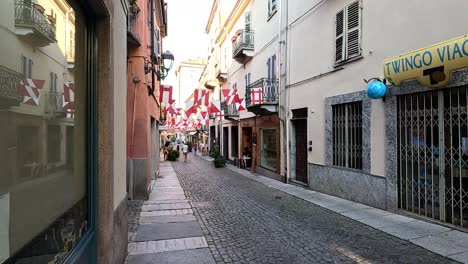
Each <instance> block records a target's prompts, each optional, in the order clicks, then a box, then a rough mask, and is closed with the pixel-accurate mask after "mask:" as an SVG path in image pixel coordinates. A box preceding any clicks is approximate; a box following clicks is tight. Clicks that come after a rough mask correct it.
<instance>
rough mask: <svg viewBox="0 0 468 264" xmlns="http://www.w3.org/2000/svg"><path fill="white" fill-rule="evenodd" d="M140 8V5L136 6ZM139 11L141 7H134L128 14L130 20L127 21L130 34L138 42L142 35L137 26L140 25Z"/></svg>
mask: <svg viewBox="0 0 468 264" xmlns="http://www.w3.org/2000/svg"><path fill="white" fill-rule="evenodd" d="M135 8H138V7H135ZM138 11H139V9H134V10H133V11H132V12H129V14H128V22H127V31H128V33H130V35H131V36H132V37H133V38H134V39H135V40H136V41H138V42H140V41H141V39H140V35H139V34H138V30H137V26H138V23H137V22H138Z"/></svg>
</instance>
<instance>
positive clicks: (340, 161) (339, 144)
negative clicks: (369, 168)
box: [332, 102, 362, 170]
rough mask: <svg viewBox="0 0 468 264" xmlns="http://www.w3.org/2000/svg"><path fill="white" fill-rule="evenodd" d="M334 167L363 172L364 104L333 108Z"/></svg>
mask: <svg viewBox="0 0 468 264" xmlns="http://www.w3.org/2000/svg"><path fill="white" fill-rule="evenodd" d="M332 112H333V113H332V115H333V121H332V122H333V123H332V126H333V142H332V143H333V165H335V166H340V167H346V168H352V169H358V170H362V102H353V103H347V104H340V105H334V106H332Z"/></svg>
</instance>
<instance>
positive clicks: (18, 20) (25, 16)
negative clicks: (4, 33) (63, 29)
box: [15, 0, 56, 47]
mask: <svg viewBox="0 0 468 264" xmlns="http://www.w3.org/2000/svg"><path fill="white" fill-rule="evenodd" d="M15 33H16V34H17V35H19V36H20V37H21V38H22V39H24V40H26V41H27V42H29V43H30V44H32V45H33V46H37V47H45V46H48V45H49V44H51V43H54V42H56V39H55V24H54V23H52V22H51V21H50V20H49V19H48V18H46V16H45V15H44V11H43V8H42V6H40V5H37V4H34V3H31V2H26V1H24V0H16V1H15Z"/></svg>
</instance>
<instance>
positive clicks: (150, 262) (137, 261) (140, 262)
mask: <svg viewBox="0 0 468 264" xmlns="http://www.w3.org/2000/svg"><path fill="white" fill-rule="evenodd" d="M128 263H129V264H154V263H157V264H215V261H214V259H213V256H212V255H211V253H210V251H209V250H208V249H206V248H204V249H192V250H182V251H172V252H162V253H154V254H145V255H134V256H129V258H128Z"/></svg>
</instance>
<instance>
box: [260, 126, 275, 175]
mask: <svg viewBox="0 0 468 264" xmlns="http://www.w3.org/2000/svg"><path fill="white" fill-rule="evenodd" d="M260 166H262V167H265V168H267V169H270V170H273V171H276V129H274V128H273V129H267V128H264V129H261V146H260Z"/></svg>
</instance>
